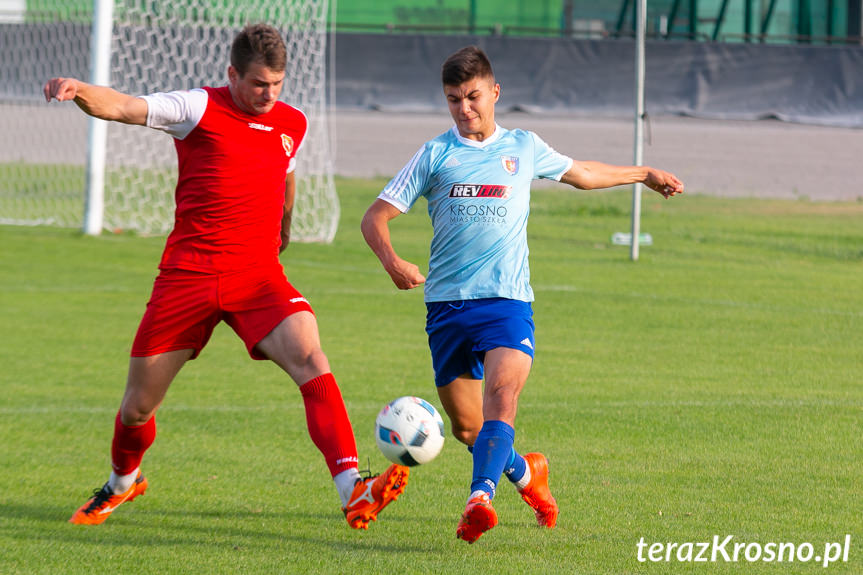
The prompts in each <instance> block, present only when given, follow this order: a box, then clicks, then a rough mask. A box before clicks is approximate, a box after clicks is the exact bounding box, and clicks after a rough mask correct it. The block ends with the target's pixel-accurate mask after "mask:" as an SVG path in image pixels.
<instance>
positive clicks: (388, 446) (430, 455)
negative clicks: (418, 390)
mask: <svg viewBox="0 0 863 575" xmlns="http://www.w3.org/2000/svg"><path fill="white" fill-rule="evenodd" d="M443 433H444V432H443V419H441V416H440V413H438V411H437V409H435V407H434V406H433V405H432V404H430V403H429V402H427V401H426V400H424V399H420V398H419V397H414V396H412V395H407V396H405V397H400V398H398V399H394V400H393V401H391V402H389V403H388V404H386V405H385V406H384V407H383V409H381V411H380V413H378V417H377V419H376V420H375V440H376V441H377V444H378V447H379V448H380V450H381V453H383V454H384V456H385V457H386V458H387V459H389V460H390V461H392V462H393V463H398V464H399V465H407V466H408V467H413V466H414V465H420V464H422V463H428V462H429V461H431V460H432V459H434V458H435V457H437V454H438V453H440V450H441V448H442V447H443V438H444V436H443Z"/></svg>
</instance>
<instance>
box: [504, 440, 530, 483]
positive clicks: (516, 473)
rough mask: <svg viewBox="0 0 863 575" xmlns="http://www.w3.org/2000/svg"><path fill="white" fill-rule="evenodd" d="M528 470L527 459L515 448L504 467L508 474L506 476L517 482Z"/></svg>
mask: <svg viewBox="0 0 863 575" xmlns="http://www.w3.org/2000/svg"><path fill="white" fill-rule="evenodd" d="M525 471H527V461H525V459H524V457H522V456H521V455H519V454H518V453H516V451H515V448H513V449H512V451H511V452H510V454H509V459H508V460H507V462H506V465H504V467H503V472H504V474H505V475H506V478H507V479H509V480H510V481H512V482H513V483H515V482H516V481H518V480H519V479H521V478H522V477H524V472H525Z"/></svg>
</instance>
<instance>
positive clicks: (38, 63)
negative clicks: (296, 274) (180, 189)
mask: <svg viewBox="0 0 863 575" xmlns="http://www.w3.org/2000/svg"><path fill="white" fill-rule="evenodd" d="M90 2H92V5H91V4H90ZM39 4H43V5H48V4H51V3H49V2H44V1H43V2H41V3H40V2H30V3H29V4H28V5H39ZM76 4H77V5H78V6H77V7H76V6H75V5H76ZM60 5H61V6H64V5H65V6H67V8H65V9H62V10H61V9H57V8H53V9H45V10H41V11H40V10H28V11H27V12H26V13H24V14H23V15H20V17H17V18H15V19H8V20H6V21H3V20H2V18H0V131H2V133H3V134H4V138H3V142H2V143H0V224H25V225H26V224H31V225H32V224H36V225H39V224H42V225H58V226H64V227H78V226H80V227H82V228H83V229H84V231H86V232H88V233H100V232H101V231H102V230H110V231H131V232H135V233H139V234H147V235H150V234H164V233H167V232H168V231H169V230H170V228H171V224H172V222H173V210H174V196H173V193H174V186H175V184H176V154H175V152H174V146H173V143H172V141H171V138H170V137H169V136H166V135H165V134H162V133H159V132H156V131H153V130H147V129H144V128H141V127H139V126H126V125H123V124H118V123H113V122H111V123H106V122H101V121H98V120H94V121H92V122H89V123H88V120H87V118H86V116H85V115H84V114H83V113H82V112H80V110H78V109H77V107H76V106H75V105H74V104H71V103H59V104H58V103H57V102H53V103H51V104H50V105H49V104H47V103H45V101H44V98H43V96H42V90H41V87H42V85H43V84H44V82H45V81H46V80H48V79H49V78H51V77H53V76H74V77H78V78H81V79H84V80H87V81H93V82H95V83H100V84H104V83H108V84H109V85H110V86H111V87H113V88H115V89H117V90H119V91H121V92H126V93H129V94H133V95H140V94H146V93H151V92H156V91H167V90H184V89H191V88H196V87H200V86H207V85H209V86H220V85H224V84H225V83H226V81H227V71H226V70H227V66H228V61H229V54H230V45H231V41H232V40H233V37H234V36H235V34H236V33H237V31H239V29H240V28H242V27H243V26H244V25H246V24H248V23H254V22H266V23H268V24H271V25H273V26H275V27H276V28H278V29H279V30H281V31H282V32H283V35H284V38H285V42H286V44H287V47H288V66H287V69H286V75H285V88H284V92H283V94H282V99H283V100H284V101H286V102H288V103H289V104H291V105H293V106H296V107H298V108H300V109H301V110H303V111H304V112H305V113H306V115H307V116H308V118H309V133H308V136H307V140H306V142H305V144H304V145H303V148H302V151H301V152H300V155H299V156H298V158H297V159H298V163H297V197H296V203H295V207H294V217H293V225H292V233H291V238H292V239H294V240H297V241H320V242H329V241H332V239H333V237H334V236H335V232H336V228H337V226H338V220H339V204H338V198H337V196H336V192H335V184H334V181H333V162H332V154H331V150H330V146H331V142H330V140H329V135H330V131H329V127H328V122H329V120H330V118H329V114H328V105H327V95H328V93H327V82H326V78H327V55H328V54H327V41H328V39H329V30H328V19H329V18H328V17H329V16H330V11H329V0H232V1H231V2H224V1H223V0H77V2H76V1H75V0H70V1H69V2H65V3H60ZM100 14H101V15H102V16H103V18H104V17H105V15H106V14H108V16H107V18H106V19H105V20H103V21H102V23H103V25H102V26H100V25H99V22H100V21H99V19H98V16H99V15H100ZM100 31H104V32H107V33H108V34H109V36H110V37H109V38H103V37H100ZM91 46H103V47H108V48H109V49H110V53H109V54H104V53H101V52H99V51H93V50H91ZM103 49H105V48H103ZM99 62H102V63H104V66H107V69H102V70H101V71H100V67H99ZM100 74H101V75H100ZM100 130H104V135H100ZM100 142H101V143H102V144H100ZM100 148H101V149H100ZM101 182H104V201H102V200H101V197H100V188H101ZM85 204H86V206H87V216H86V217H83V214H84V213H85V209H84V207H85ZM82 219H83V222H82Z"/></svg>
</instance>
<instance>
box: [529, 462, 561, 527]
mask: <svg viewBox="0 0 863 575" xmlns="http://www.w3.org/2000/svg"><path fill="white" fill-rule="evenodd" d="M524 458H525V460H526V461H527V464H528V466H529V467H530V483H528V484H527V487H525V488H524V489H522V490H520V491H519V493H521V498H522V499H524V501H525V503H527V504H528V505H530V506H531V508H533V512H534V513H535V514H536V522H537V523H539V526H540V527H549V528H551V527H554V526H555V525H556V524H557V514H558V512H559V508H558V507H557V501H555V500H554V497H552V496H551V491H550V490H549V489H548V460H547V459H546V458H545V456H544V455H543V454H542V453H527V454H525V456H524Z"/></svg>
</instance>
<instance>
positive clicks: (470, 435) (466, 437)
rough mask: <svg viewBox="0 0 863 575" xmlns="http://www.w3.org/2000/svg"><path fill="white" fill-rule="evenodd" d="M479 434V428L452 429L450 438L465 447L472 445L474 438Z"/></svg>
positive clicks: (454, 427)
mask: <svg viewBox="0 0 863 575" xmlns="http://www.w3.org/2000/svg"><path fill="white" fill-rule="evenodd" d="M478 434H479V428H473V427H456V426H455V425H453V427H452V436H453V437H455V438H456V439H457V440H458V441H460V442H461V443H464V444H465V445H468V446H470V445H473V444H474V442H475V441H476V436H477V435H478Z"/></svg>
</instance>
